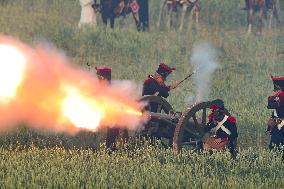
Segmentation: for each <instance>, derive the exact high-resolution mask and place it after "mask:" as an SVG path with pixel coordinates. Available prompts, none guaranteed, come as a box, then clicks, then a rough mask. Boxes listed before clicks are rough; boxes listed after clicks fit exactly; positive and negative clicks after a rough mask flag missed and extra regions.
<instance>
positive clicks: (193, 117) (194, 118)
mask: <svg viewBox="0 0 284 189" xmlns="http://www.w3.org/2000/svg"><path fill="white" fill-rule="evenodd" d="M192 119H193V121H194V125H195V126H196V127H198V125H199V123H198V121H197V118H196V113H195V114H194V115H193V116H192Z"/></svg>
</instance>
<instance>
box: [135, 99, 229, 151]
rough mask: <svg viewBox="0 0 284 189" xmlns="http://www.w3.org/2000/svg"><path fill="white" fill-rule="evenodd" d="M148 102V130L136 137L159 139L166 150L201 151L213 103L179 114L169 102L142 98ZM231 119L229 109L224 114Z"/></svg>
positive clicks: (143, 130)
mask: <svg viewBox="0 0 284 189" xmlns="http://www.w3.org/2000/svg"><path fill="white" fill-rule="evenodd" d="M140 101H145V102H147V103H148V105H147V106H146V107H145V111H144V114H146V116H148V122H147V123H146V124H145V127H144V128H143V129H142V130H141V131H138V132H137V133H136V135H139V136H143V137H148V138H153V139H159V140H161V142H162V144H163V145H165V146H170V147H171V146H173V147H174V149H175V150H176V151H180V150H181V149H182V148H186V149H195V150H199V149H202V144H203V142H202V139H203V137H204V135H205V133H204V131H203V130H204V129H203V127H204V126H205V125H206V123H207V121H208V114H209V113H210V106H211V102H210V101H205V102H197V103H195V104H193V105H191V106H189V107H188V108H187V109H186V110H185V111H184V112H176V111H174V110H173V108H172V106H171V105H170V104H169V103H168V102H167V100H166V99H165V98H163V97H160V96H143V97H142V98H141V99H140ZM224 111H225V113H226V114H227V115H230V113H229V112H228V110H227V109H225V110H224Z"/></svg>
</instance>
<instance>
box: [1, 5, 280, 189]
mask: <svg viewBox="0 0 284 189" xmlns="http://www.w3.org/2000/svg"><path fill="white" fill-rule="evenodd" d="M0 2H1V3H0V26H1V27H0V33H4V34H7V35H10V36H14V37H17V38H19V39H21V40H22V41H24V42H27V43H29V44H37V43H39V42H42V41H44V42H45V41H48V42H50V43H51V44H53V45H54V46H56V47H57V48H59V49H62V50H64V51H65V52H66V54H67V55H68V56H69V57H70V59H71V60H72V61H73V63H74V64H76V65H79V66H81V67H82V69H86V70H87V67H86V62H90V63H91V64H93V65H98V66H110V67H112V68H113V78H116V79H127V80H133V81H135V82H136V83H137V84H139V85H142V82H143V81H144V79H145V78H146V77H147V75H148V74H151V73H153V72H154V71H155V70H156V67H157V65H158V63H160V62H162V61H163V62H166V63H167V64H169V65H171V66H175V67H176V68H177V70H176V72H175V73H174V74H172V76H171V77H170V78H169V80H168V82H172V81H177V80H181V79H182V78H183V77H184V76H185V75H186V74H187V73H189V72H190V71H192V67H191V66H190V62H189V61H190V56H191V54H192V48H193V46H194V45H195V44H198V43H200V42H204V41H205V42H209V43H211V44H213V45H214V47H215V48H216V49H218V52H219V58H218V63H219V64H220V65H221V68H219V69H218V70H217V71H216V72H215V74H214V76H213V77H212V78H213V80H212V86H211V87H212V90H211V93H210V99H214V98H222V99H224V101H225V103H226V105H227V107H228V109H229V110H230V112H231V113H232V114H233V115H234V116H235V117H236V118H237V124H238V130H239V147H240V155H239V157H238V159H237V161H235V162H231V161H230V160H229V155H228V154H224V155H222V154H214V155H212V156H208V155H198V154H196V153H193V152H190V151H187V152H184V153H183V154H182V155H181V156H180V157H173V155H172V151H171V150H163V149H160V148H154V147H152V146H147V145H146V146H144V147H142V148H137V149H136V148H135V147H132V148H131V150H130V151H129V152H126V151H125V150H123V149H122V150H121V151H119V152H117V153H115V154H113V155H112V156H108V155H107V154H106V153H105V152H104V151H103V150H98V151H96V152H92V151H86V150H78V149H79V148H80V147H85V146H89V145H95V146H96V147H99V145H100V142H102V141H103V134H101V133H98V134H90V133H87V134H86V133H80V134H78V135H76V136H67V135H64V134H47V133H43V132H40V131H34V130H31V129H27V128H26V127H24V128H23V127H21V129H18V130H17V131H14V132H12V133H2V136H1V138H0V144H1V145H2V148H0V151H1V154H0V157H1V161H0V167H1V172H0V188H39V187H40V186H41V187H43V188H67V187H68V188H93V187H96V188H125V187H129V188H176V187H177V186H180V187H182V188H229V187H230V188H283V187H284V181H283V176H284V175H283V173H284V169H283V164H282V163H281V162H280V159H279V158H278V156H277V154H274V153H270V152H269V151H268V150H267V142H268V136H267V135H266V134H265V129H266V121H267V119H268V117H269V116H270V111H268V110H267V109H266V98H267V96H268V95H269V94H270V93H271V90H272V87H273V86H272V83H271V80H270V74H273V75H275V76H283V75H284V54H283V49H284V28H283V25H280V26H277V27H275V26H274V28H273V31H270V32H269V31H266V32H265V33H264V34H263V35H262V36H258V35H256V28H255V27H254V30H253V33H252V34H251V35H247V34H246V15H245V12H244V11H242V10H240V6H242V5H240V2H242V1H222V0H210V1H206V0H200V3H201V6H202V10H201V26H200V29H199V30H196V28H195V27H194V26H193V28H192V29H191V30H188V29H187V28H185V30H184V31H183V32H177V30H176V29H172V30H171V31H167V30H166V29H165V28H162V29H161V31H158V30H157V29H156V28H155V22H156V19H157V14H158V12H157V11H158V1H156V0H150V4H151V5H152V6H151V9H150V13H151V17H150V18H151V20H150V21H151V23H150V27H151V28H150V32H147V33H138V32H136V31H135V28H134V22H133V20H132V19H131V18H130V16H129V18H127V19H126V20H125V24H124V25H125V26H124V27H122V26H121V25H122V20H121V19H119V20H118V22H117V23H118V25H117V26H118V27H117V28H116V29H115V30H110V29H104V28H103V27H102V23H101V19H100V17H99V16H98V21H99V26H98V28H96V29H95V28H86V29H84V30H78V28H77V24H78V21H79V17H80V6H79V1H75V0H68V1H64V0H14V1H12V2H11V1H7V0H6V1H5V0H3V1H0ZM242 3H243V2H242ZM281 3H282V5H281V6H282V7H281V8H282V10H284V5H283V2H282V1H281ZM282 14H283V12H282ZM255 19H256V18H255ZM283 19H284V18H283V16H282V20H283ZM194 92H195V84H194V83H193V82H192V80H189V81H186V82H185V83H184V84H183V85H182V86H180V87H179V88H177V89H176V90H175V91H172V93H171V95H170V97H169V98H168V100H169V102H170V104H172V105H173V107H174V109H176V110H179V111H183V110H185V109H186V107H188V106H189V105H190V102H187V101H186V100H185V99H186V98H187V97H188V96H192V95H194ZM81 138H87V139H88V140H87V141H82V140H81ZM23 146H25V147H26V148H25V149H24V150H23ZM54 146H58V147H57V148H55V147H54ZM73 146H76V147H77V148H76V149H72V147H73ZM64 148H69V149H71V150H64Z"/></svg>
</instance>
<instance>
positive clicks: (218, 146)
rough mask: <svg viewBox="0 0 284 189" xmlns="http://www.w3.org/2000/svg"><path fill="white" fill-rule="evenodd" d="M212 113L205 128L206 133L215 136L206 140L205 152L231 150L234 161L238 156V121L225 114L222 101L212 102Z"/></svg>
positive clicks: (204, 144)
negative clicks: (211, 133)
mask: <svg viewBox="0 0 284 189" xmlns="http://www.w3.org/2000/svg"><path fill="white" fill-rule="evenodd" d="M210 109H211V110H212V113H211V114H209V116H208V118H209V121H208V123H207V124H206V126H205V127H204V132H205V133H208V132H213V134H214V135H213V136H210V137H208V138H206V139H204V143H203V149H204V150H205V151H223V150H225V148H226V147H228V148H229V150H230V153H231V157H232V158H233V159H235V158H236V156H237V137H238V132H237V126H236V119H235V118H234V117H232V116H229V115H226V114H225V111H224V110H225V107H224V102H223V101H222V100H220V99H216V100H213V101H212V102H211V107H210Z"/></svg>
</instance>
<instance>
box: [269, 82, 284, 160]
mask: <svg viewBox="0 0 284 189" xmlns="http://www.w3.org/2000/svg"><path fill="white" fill-rule="evenodd" d="M272 81H273V84H274V91H273V92H272V95H271V96H269V97H268V106H267V108H268V109H272V110H273V112H272V115H271V118H270V120H269V121H268V126H267V131H268V132H270V135H271V140H270V144H269V148H270V149H273V148H277V149H279V147H280V146H281V145H284V77H282V78H272ZM283 158H284V153H283Z"/></svg>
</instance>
